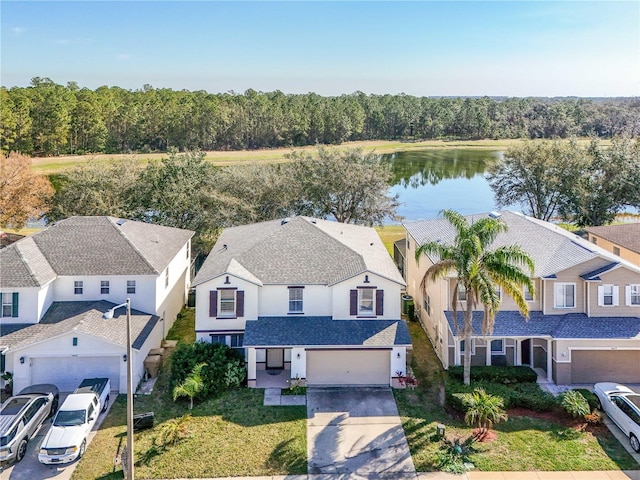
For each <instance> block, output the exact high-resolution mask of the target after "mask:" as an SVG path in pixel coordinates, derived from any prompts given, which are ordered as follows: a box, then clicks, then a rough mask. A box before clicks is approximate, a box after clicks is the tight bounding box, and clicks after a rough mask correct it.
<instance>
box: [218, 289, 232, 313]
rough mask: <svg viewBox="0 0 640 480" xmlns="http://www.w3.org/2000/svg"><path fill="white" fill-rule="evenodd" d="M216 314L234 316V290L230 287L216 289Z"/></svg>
mask: <svg viewBox="0 0 640 480" xmlns="http://www.w3.org/2000/svg"><path fill="white" fill-rule="evenodd" d="M218 316H219V317H235V316H236V290H232V289H224V290H222V289H221V290H218Z"/></svg>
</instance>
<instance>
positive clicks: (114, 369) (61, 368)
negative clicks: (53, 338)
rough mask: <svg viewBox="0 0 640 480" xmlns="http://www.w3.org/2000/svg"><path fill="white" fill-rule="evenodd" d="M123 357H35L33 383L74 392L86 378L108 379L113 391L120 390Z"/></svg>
mask: <svg viewBox="0 0 640 480" xmlns="http://www.w3.org/2000/svg"><path fill="white" fill-rule="evenodd" d="M121 364H122V365H124V362H123V361H122V357H120V356H110V357H33V358H31V383H32V384H36V383H53V384H54V385H56V386H57V387H58V388H59V389H60V391H61V392H72V391H73V390H75V389H76V387H77V386H78V385H80V382H81V381H82V380H83V379H84V378H95V377H107V378H109V379H110V380H111V390H119V389H120V365H121Z"/></svg>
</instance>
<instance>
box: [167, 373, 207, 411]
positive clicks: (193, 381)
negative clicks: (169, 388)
mask: <svg viewBox="0 0 640 480" xmlns="http://www.w3.org/2000/svg"><path fill="white" fill-rule="evenodd" d="M206 366H207V364H206V363H199V364H197V365H196V366H195V367H193V370H192V371H191V373H190V374H189V375H188V376H187V378H186V379H185V380H184V382H182V383H181V384H180V385H176V386H175V388H174V389H173V401H174V402H175V401H176V400H177V399H178V397H189V410H192V409H193V397H195V396H196V395H198V394H199V393H200V392H201V391H202V390H203V389H204V381H203V380H202V369H203V368H204V367H206Z"/></svg>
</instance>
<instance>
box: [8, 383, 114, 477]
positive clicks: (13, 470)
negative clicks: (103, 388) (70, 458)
mask: <svg viewBox="0 0 640 480" xmlns="http://www.w3.org/2000/svg"><path fill="white" fill-rule="evenodd" d="M67 395H68V394H66V393H61V394H60V405H62V403H63V402H64V399H65V398H67ZM117 396H118V392H111V394H110V398H109V407H108V408H107V411H106V412H104V413H101V414H100V416H99V417H98V420H97V421H96V423H95V425H94V426H93V429H92V430H91V432H90V433H89V436H88V438H87V448H89V445H90V444H91V440H93V437H95V435H96V432H97V431H98V428H100V425H101V424H102V422H103V421H104V419H105V418H106V417H107V414H108V413H109V410H110V409H111V405H113V402H114V401H115V400H116V398H117ZM52 421H53V418H50V419H49V420H47V421H46V422H44V424H43V425H42V427H41V428H40V430H39V431H38V433H37V434H36V436H35V437H33V438H32V439H31V440H30V441H29V444H28V445H27V453H26V455H25V456H24V458H23V459H22V461H20V462H18V463H12V464H11V465H7V466H6V468H5V469H4V470H0V471H1V472H2V473H1V474H0V478H1V480H49V479H50V480H68V479H70V478H71V475H72V474H73V471H74V470H75V468H76V465H77V464H78V462H77V461H75V462H71V463H68V464H66V465H43V464H42V463H40V462H39V461H38V450H39V449H40V444H41V443H42V440H44V436H45V435H46V434H47V432H48V431H49V428H50V427H51V422H52Z"/></svg>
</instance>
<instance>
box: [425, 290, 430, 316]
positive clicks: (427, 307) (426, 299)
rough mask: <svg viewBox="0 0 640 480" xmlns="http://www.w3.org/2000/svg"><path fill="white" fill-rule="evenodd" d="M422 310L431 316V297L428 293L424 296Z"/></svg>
mask: <svg viewBox="0 0 640 480" xmlns="http://www.w3.org/2000/svg"><path fill="white" fill-rule="evenodd" d="M424 310H425V312H427V315H429V316H431V297H430V296H429V295H428V294H427V295H425V296H424Z"/></svg>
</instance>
